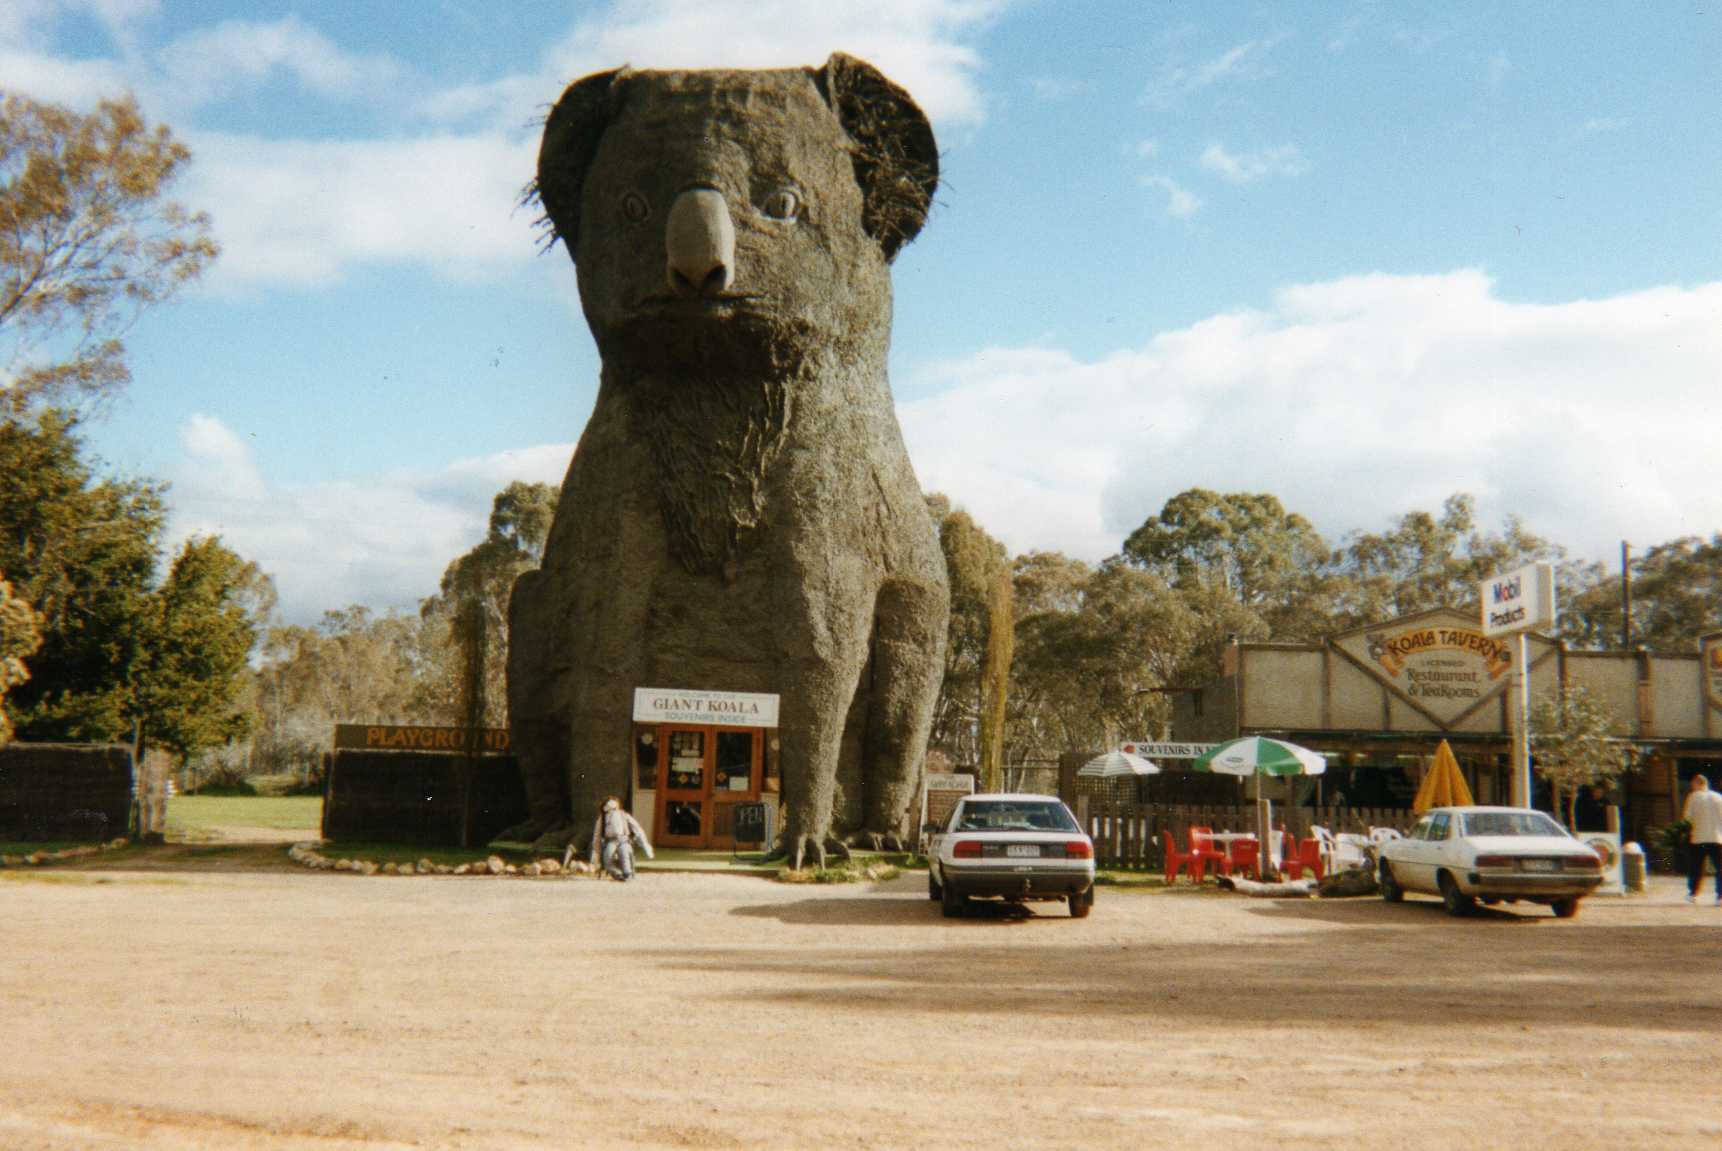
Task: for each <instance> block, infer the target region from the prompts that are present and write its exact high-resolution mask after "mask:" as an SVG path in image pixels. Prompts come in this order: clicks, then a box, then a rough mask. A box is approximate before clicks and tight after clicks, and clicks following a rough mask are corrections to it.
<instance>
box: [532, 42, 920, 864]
mask: <svg viewBox="0 0 1722 1151" xmlns="http://www.w3.org/2000/svg"><path fill="white" fill-rule="evenodd" d="M937 182H938V153H937V150H936V146H935V144H934V141H933V133H932V129H931V127H930V126H929V125H928V123H927V120H926V117H925V116H924V115H923V114H922V112H921V110H920V109H919V108H918V107H916V106H915V103H914V101H912V100H911V99H910V98H909V97H908V95H907V94H906V93H904V92H903V91H902V90H901V89H899V88H898V87H897V86H896V85H894V84H892V83H891V82H890V81H889V80H887V79H886V78H885V77H884V76H882V75H881V74H880V73H879V72H878V71H876V70H875V69H874V68H872V67H871V66H869V65H867V64H865V63H863V62H862V61H859V60H855V59H852V58H850V57H847V56H843V55H835V56H832V57H831V59H830V60H829V61H827V62H826V64H825V66H824V67H823V68H819V69H788V70H782V71H757V72H756V71H695V72H647V71H631V70H622V71H617V72H606V73H602V74H599V75H596V76H589V77H587V78H585V79H583V80H579V81H577V82H575V83H574V84H572V85H570V86H569V88H568V89H567V91H566V92H564V93H563V95H562V98H561V100H560V101H558V103H557V104H556V106H555V108H554V109H553V110H552V111H551V113H550V116H549V119H548V121H547V122H546V124H545V129H544V139H543V143H542V146H541V149H540V152H539V157H538V180H537V189H536V190H537V194H538V198H539V200H540V202H541V203H542V204H543V207H544V211H545V214H546V216H547V217H548V219H549V222H550V224H551V226H552V227H553V228H554V234H555V236H556V238H558V239H560V240H561V241H562V243H563V244H564V245H565V246H566V247H567V249H568V252H569V254H570V255H571V256H572V257H573V259H574V263H575V267H576V270H577V273H578V276H579V283H580V300H581V303H582V305H583V307H584V310H585V313H586V320H587V323H588V324H589V325H590V326H591V329H592V334H593V336H594V337H595V338H596V340H597V343H598V350H599V352H600V354H601V355H602V357H603V374H602V378H601V381H600V383H599V388H598V399H597V403H596V406H595V407H594V409H593V412H592V417H591V420H590V422H589V423H588V424H587V425H586V430H585V432H584V433H583V434H582V435H581V437H580V443H579V446H578V447H577V448H576V449H575V452H574V459H573V462H572V463H571V464H570V465H569V467H568V475H567V478H566V479H565V480H564V482H563V484H562V500H561V504H560V506H559V507H558V509H557V512H556V519H555V523H554V525H553V526H552V527H551V530H550V537H549V541H548V544H547V545H546V548H545V554H544V563H543V566H542V568H541V569H540V570H538V571H536V572H529V573H527V574H526V575H523V576H522V577H521V578H520V580H519V581H518V582H517V583H516V584H515V587H514V594H513V599H512V602H511V603H510V607H509V667H508V702H509V712H510V725H511V728H512V730H513V742H514V747H515V750H516V754H517V756H518V757H519V760H520V763H521V768H522V771H523V774H524V776H525V779H526V783H527V791H528V799H529V801H530V803H531V806H532V812H533V819H532V820H531V821H530V823H529V824H528V825H527V826H525V827H522V828H517V829H514V831H513V833H512V834H513V835H514V836H515V837H527V836H542V837H546V838H557V837H566V836H568V835H569V834H571V833H572V832H573V831H574V830H576V829H582V828H589V827H591V826H592V823H593V820H594V819H595V817H596V814H597V810H598V805H599V803H600V802H601V800H602V798H603V797H604V796H605V795H607V794H622V793H624V792H625V790H626V787H627V782H628V773H629V770H630V757H631V755H632V747H633V741H632V739H631V731H632V728H631V722H632V717H631V705H632V701H633V690H634V688H635V687H636V686H640V685H647V684H651V685H666V686H673V687H687V688H705V689H721V690H727V691H751V692H774V693H778V694H780V695H781V696H782V710H781V715H780V720H779V723H780V727H779V730H778V733H777V734H778V738H779V739H780V740H781V752H780V754H781V762H782V771H783V807H784V828H785V835H786V846H787V848H788V850H789V853H790V856H791V861H792V863H793V864H794V865H795V866H800V865H801V863H802V861H803V859H804V858H812V859H814V860H817V861H820V862H823V860H824V858H825V848H826V841H827V837H828V836H829V835H830V834H831V833H832V831H833V829H834V828H835V829H840V830H845V831H850V830H854V831H859V830H867V831H874V832H880V833H886V834H895V835H903V834H904V833H906V832H907V830H908V824H909V822H910V820H911V817H912V814H913V813H912V805H913V802H914V799H915V793H916V790H917V787H918V785H919V782H920V777H921V770H922V760H923V757H924V754H925V750H926V743H927V734H928V731H929V729H930V727H931V723H932V711H933V704H934V699H935V697H936V696H937V694H938V689H939V680H940V675H941V673H942V670H943V667H944V647H945V625H946V616H947V614H948V612H949V601H950V593H949V588H948V585H947V583H946V577H945V567H944V560H943V557H942V555H941V553H940V550H939V542H938V538H937V535H936V533H935V531H934V527H933V523H932V519H931V516H930V515H929V513H928V510H927V507H926V503H925V500H924V499H923V497H922V494H921V490H920V486H919V484H918V483H917V482H916V480H915V474H914V471H913V469H912V468H911V466H910V464H909V457H908V453H907V451H906V450H905V449H904V447H903V437H902V432H901V430H900V429H899V428H898V425H897V418H896V414H895V412H894V410H893V408H892V404H891V392H890V386H889V384H888V383H887V380H886V374H885V361H886V353H887V350H888V347H889V344H890V328H891V279H890V261H891V259H892V257H893V256H895V255H896V253H897V250H898V249H899V248H901V247H902V246H903V245H904V244H906V243H908V242H909V241H910V240H911V239H913V238H914V236H915V234H916V233H917V232H918V231H919V230H920V227H921V224H922V223H923V222H924V220H925V219H926V214H927V209H928V207H929V205H930V203H931V200H932V195H933V190H934V188H935V186H936V185H937Z"/></svg>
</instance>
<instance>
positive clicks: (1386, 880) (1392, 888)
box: [1381, 859, 1405, 903]
mask: <svg viewBox="0 0 1722 1151" xmlns="http://www.w3.org/2000/svg"><path fill="white" fill-rule="evenodd" d="M1381 898H1383V899H1385V900H1386V901H1387V902H1389V903H1403V902H1404V901H1405V889H1404V888H1403V887H1400V886H1399V881H1398V880H1396V879H1394V878H1393V865H1392V864H1391V863H1388V862H1387V861H1386V860H1385V859H1384V860H1382V861H1381Z"/></svg>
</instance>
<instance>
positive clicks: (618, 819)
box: [592, 795, 652, 881]
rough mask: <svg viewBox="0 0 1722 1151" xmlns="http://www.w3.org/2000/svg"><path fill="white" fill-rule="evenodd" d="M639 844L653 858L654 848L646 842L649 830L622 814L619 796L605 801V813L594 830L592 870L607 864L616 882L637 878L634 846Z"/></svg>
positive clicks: (647, 856) (648, 857) (599, 815)
mask: <svg viewBox="0 0 1722 1151" xmlns="http://www.w3.org/2000/svg"><path fill="white" fill-rule="evenodd" d="M636 844H638V845H639V848H640V850H641V851H643V852H645V853H646V858H647V859H650V858H652V845H651V844H650V843H648V842H647V841H646V829H645V828H643V827H641V826H640V821H639V820H637V819H635V818H634V817H633V816H632V815H629V814H628V813H627V812H625V811H623V810H622V803H621V801H620V800H618V799H617V798H616V797H615V796H613V795H612V796H611V797H610V798H609V799H606V800H605V801H604V810H603V811H601V812H599V814H598V822H597V823H596V824H594V825H593V827H592V866H594V867H596V866H598V864H599V862H600V860H601V861H602V862H603V865H604V870H605V871H607V872H609V873H610V875H611V876H612V877H613V878H616V879H620V880H624V881H626V880H629V879H632V878H634V846H635V845H636Z"/></svg>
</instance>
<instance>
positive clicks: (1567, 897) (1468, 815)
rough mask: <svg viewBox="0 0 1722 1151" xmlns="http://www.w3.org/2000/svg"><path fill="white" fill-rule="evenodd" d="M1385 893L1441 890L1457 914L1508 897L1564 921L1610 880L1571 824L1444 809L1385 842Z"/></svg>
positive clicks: (1519, 810)
mask: <svg viewBox="0 0 1722 1151" xmlns="http://www.w3.org/2000/svg"><path fill="white" fill-rule="evenodd" d="M1380 867H1381V870H1380V876H1379V878H1380V881H1381V896H1382V898H1383V899H1385V900H1387V901H1388V902H1389V903H1398V902H1399V901H1400V900H1402V899H1404V898H1405V893H1406V892H1408V891H1422V892H1427V893H1429V894H1431V895H1439V896H1440V897H1441V902H1442V903H1444V904H1445V905H1446V907H1447V912H1448V914H1449V915H1465V914H1467V913H1468V912H1470V911H1471V910H1472V909H1473V908H1474V907H1476V905H1477V901H1478V900H1482V902H1484V903H1491V904H1492V903H1500V902H1502V901H1503V900H1508V901H1513V902H1517V901H1520V900H1523V901H1525V902H1529V903H1546V904H1548V905H1549V906H1550V907H1551V908H1553V909H1554V913H1555V914H1556V915H1557V916H1559V917H1560V918H1562V919H1570V918H1572V917H1573V916H1574V915H1577V914H1578V905H1579V900H1581V899H1583V898H1584V897H1585V896H1587V895H1589V894H1590V893H1591V892H1593V891H1595V890H1596V889H1597V887H1599V886H1600V885H1601V884H1602V860H1601V859H1599V858H1597V855H1596V853H1595V852H1594V851H1592V850H1591V849H1590V848H1588V847H1586V846H1585V845H1584V844H1582V843H1580V842H1579V841H1578V840H1576V839H1574V838H1573V837H1572V836H1571V835H1569V834H1568V833H1567V830H1566V828H1564V827H1562V826H1561V825H1560V824H1558V823H1556V822H1555V821H1554V820H1552V819H1550V818H1549V817H1548V816H1547V815H1544V814H1543V813H1542V812H1540V811H1533V810H1531V809H1530V808H1524V807H1437V808H1435V809H1434V810H1433V811H1431V812H1429V814H1427V815H1425V816H1424V817H1423V818H1422V819H1420V820H1418V821H1417V826H1415V827H1413V828H1412V829H1411V832H1410V834H1409V835H1407V836H1406V837H1405V838H1403V839H1394V840H1389V841H1388V842H1387V843H1384V844H1382V846H1381V864H1380Z"/></svg>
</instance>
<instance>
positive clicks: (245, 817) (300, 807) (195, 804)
mask: <svg viewBox="0 0 1722 1151" xmlns="http://www.w3.org/2000/svg"><path fill="white" fill-rule="evenodd" d="M322 822H323V797H322V796H320V795H176V796H174V797H173V798H172V799H170V800H168V801H167V830H168V834H169V835H174V834H176V833H185V832H200V831H210V830H213V829H214V828H218V827H278V828H284V829H288V830H293V831H299V830H304V831H306V832H309V833H311V835H310V838H313V839H314V838H316V832H317V829H318V828H319V827H321V826H322Z"/></svg>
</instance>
